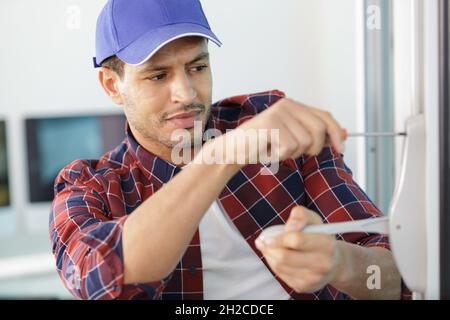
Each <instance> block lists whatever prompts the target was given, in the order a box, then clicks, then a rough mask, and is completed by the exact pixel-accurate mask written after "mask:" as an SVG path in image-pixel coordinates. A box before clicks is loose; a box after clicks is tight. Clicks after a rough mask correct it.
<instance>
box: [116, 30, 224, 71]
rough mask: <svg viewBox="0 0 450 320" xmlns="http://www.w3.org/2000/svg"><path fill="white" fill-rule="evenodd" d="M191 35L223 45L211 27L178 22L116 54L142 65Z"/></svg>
mask: <svg viewBox="0 0 450 320" xmlns="http://www.w3.org/2000/svg"><path fill="white" fill-rule="evenodd" d="M189 36H199V37H204V38H208V39H209V40H211V41H212V42H214V43H215V44H217V45H218V46H219V47H220V46H221V45H222V43H221V42H220V40H219V39H218V38H217V37H216V35H215V34H214V33H213V32H212V31H211V30H210V29H208V28H205V27H203V26H201V25H198V24H193V23H178V24H172V25H167V26H164V27H162V28H159V29H156V30H152V31H150V32H147V33H145V34H144V35H143V36H141V37H140V38H139V39H137V40H136V41H134V42H132V43H131V44H130V45H128V46H127V47H125V48H124V49H122V50H120V51H119V52H118V53H117V54H116V55H117V56H118V57H119V59H120V60H122V61H123V62H125V63H127V64H131V65H140V64H143V63H144V62H146V61H147V60H149V59H150V58H151V57H152V56H153V55H154V54H155V53H156V52H158V50H159V49H161V48H162V47H163V46H165V45H166V44H168V43H169V42H171V41H173V40H175V39H179V38H183V37H189Z"/></svg>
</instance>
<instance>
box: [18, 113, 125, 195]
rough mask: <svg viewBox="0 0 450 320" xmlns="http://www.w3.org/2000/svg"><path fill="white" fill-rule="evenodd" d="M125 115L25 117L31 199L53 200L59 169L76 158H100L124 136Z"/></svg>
mask: <svg viewBox="0 0 450 320" xmlns="http://www.w3.org/2000/svg"><path fill="white" fill-rule="evenodd" d="M125 122H126V120H125V116H123V115H101V116H77V117H58V118H34V119H27V120H26V123H25V126H26V137H27V149H28V154H27V158H28V186H29V197H30V199H29V200H30V202H32V203H34V202H48V201H52V200H53V185H54V181H55V178H56V176H57V175H58V173H59V171H60V170H61V169H62V168H63V167H65V166H66V165H68V164H69V163H71V162H72V161H74V160H77V159H99V158H100V156H101V155H103V154H104V153H105V152H107V151H110V150H112V149H114V148H115V147H116V146H117V145H119V144H120V142H121V141H122V140H123V139H124V138H125Z"/></svg>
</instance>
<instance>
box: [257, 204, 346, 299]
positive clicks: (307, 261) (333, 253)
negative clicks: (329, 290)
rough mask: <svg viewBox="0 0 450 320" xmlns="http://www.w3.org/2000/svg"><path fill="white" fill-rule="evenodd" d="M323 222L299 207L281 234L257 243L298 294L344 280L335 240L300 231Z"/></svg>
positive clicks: (340, 254)
mask: <svg viewBox="0 0 450 320" xmlns="http://www.w3.org/2000/svg"><path fill="white" fill-rule="evenodd" d="M322 223H323V222H322V219H321V218H320V216H319V215H317V214H316V213H315V212H314V211H311V210H308V209H307V208H305V207H301V206H297V207H294V208H293V209H292V210H291V215H290V217H289V219H288V221H287V222H286V225H285V232H284V233H283V234H282V235H279V236H276V237H272V238H268V239H266V240H265V241H262V240H261V239H257V240H256V242H255V244H256V247H257V248H258V249H259V250H260V251H261V252H262V253H263V255H264V257H265V258H266V260H267V262H268V264H269V266H270V267H271V269H272V270H273V271H274V272H275V274H276V275H277V276H279V277H280V278H281V279H282V280H283V281H284V282H286V284H288V285H289V286H290V287H291V288H293V289H294V290H295V291H296V292H299V293H300V292H302V293H305V292H306V293H311V292H315V291H317V290H319V289H321V288H323V287H324V286H325V285H327V284H329V283H330V282H332V281H336V280H337V281H342V279H341V278H342V274H343V270H344V267H343V264H344V263H343V257H342V253H341V252H340V249H339V246H338V245H337V240H336V239H335V237H334V236H331V235H326V234H314V233H302V232H301V230H302V229H303V228H304V227H305V226H306V225H310V224H322Z"/></svg>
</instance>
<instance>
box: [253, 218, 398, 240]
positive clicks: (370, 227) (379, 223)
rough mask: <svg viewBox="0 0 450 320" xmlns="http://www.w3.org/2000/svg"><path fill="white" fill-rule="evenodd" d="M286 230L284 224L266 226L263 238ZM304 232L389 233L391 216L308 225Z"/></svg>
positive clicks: (274, 235)
mask: <svg viewBox="0 0 450 320" xmlns="http://www.w3.org/2000/svg"><path fill="white" fill-rule="evenodd" d="M283 232H284V225H276V226H271V227H268V228H266V229H265V230H264V231H263V232H262V233H261V234H260V235H259V238H260V239H261V240H264V239H267V238H270V237H276V236H278V235H280V234H282V233H283ZM302 232H305V233H325V234H342V233H353V232H366V233H380V234H388V233H389V218H388V217H381V218H371V219H363V220H355V221H350V222H337V223H328V224H319V225H309V226H306V227H305V228H304V229H303V230H302Z"/></svg>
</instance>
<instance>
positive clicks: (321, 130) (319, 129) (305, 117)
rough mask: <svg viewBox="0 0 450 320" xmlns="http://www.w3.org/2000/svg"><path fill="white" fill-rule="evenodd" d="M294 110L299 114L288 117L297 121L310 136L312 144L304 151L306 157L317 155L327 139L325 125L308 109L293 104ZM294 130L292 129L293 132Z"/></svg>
mask: <svg viewBox="0 0 450 320" xmlns="http://www.w3.org/2000/svg"><path fill="white" fill-rule="evenodd" d="M294 107H295V108H296V109H299V110H301V112H293V113H292V114H289V116H291V117H292V115H293V116H294V118H295V119H296V120H297V121H299V122H300V123H301V124H302V125H303V127H304V128H306V130H307V131H308V132H309V133H310V134H311V137H312V143H311V146H310V147H309V148H308V149H307V150H306V152H305V153H306V154H308V155H314V156H316V155H318V154H319V153H320V152H321V151H322V149H323V148H324V146H325V143H326V139H327V123H326V122H324V121H323V120H322V119H321V118H320V117H318V116H317V115H316V114H315V113H313V112H311V110H310V109H309V108H308V107H305V106H303V105H302V104H300V103H295V106H294ZM294 129H295V128H292V130H294Z"/></svg>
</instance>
